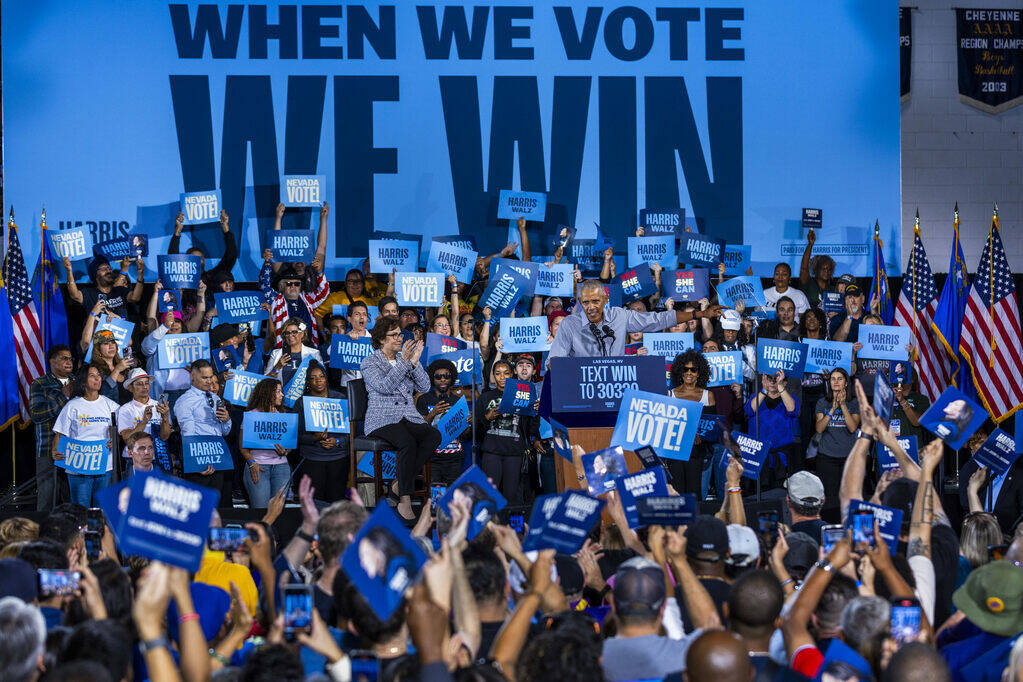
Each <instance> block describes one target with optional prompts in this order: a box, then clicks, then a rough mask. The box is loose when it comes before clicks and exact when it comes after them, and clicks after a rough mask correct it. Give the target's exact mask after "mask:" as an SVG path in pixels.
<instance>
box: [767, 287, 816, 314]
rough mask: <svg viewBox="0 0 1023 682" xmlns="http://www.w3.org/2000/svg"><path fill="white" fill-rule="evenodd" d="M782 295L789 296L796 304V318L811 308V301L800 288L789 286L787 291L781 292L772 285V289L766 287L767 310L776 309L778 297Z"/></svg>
mask: <svg viewBox="0 0 1023 682" xmlns="http://www.w3.org/2000/svg"><path fill="white" fill-rule="evenodd" d="M782 296H787V297H788V298H791V299H792V302H793V303H794V304H795V305H796V319H797V320H798V319H799V316H800V315H802V314H803V313H805V312H806V311H807V310H809V309H810V301H809V300H807V298H806V294H804V293H803V292H802V291H800V290H799V289H795V288H793V287H789V288H788V289H786V290H785V293H783V294H779V293H778V288H777V287H771V288H770V289H764V298H765V299H767V310H774V304H775V303H777V302H778V299H779V298H781V297H782Z"/></svg>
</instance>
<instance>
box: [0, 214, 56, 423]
mask: <svg viewBox="0 0 1023 682" xmlns="http://www.w3.org/2000/svg"><path fill="white" fill-rule="evenodd" d="M9 239H10V241H9V243H8V245H7V263H6V268H7V295H8V297H9V298H10V304H11V317H12V318H13V320H14V345H15V348H16V350H17V354H18V397H19V398H20V399H19V401H18V402H19V404H20V407H21V419H22V421H26V422H27V421H28V419H29V416H28V391H29V387H30V386H31V385H32V381H33V380H34V379H35V378H36V377H38V376H41V375H43V374H45V373H46V370H45V369H44V368H45V364H44V354H43V346H42V342H41V341H40V333H39V332H40V324H39V314H38V313H37V312H36V305H35V301H34V300H33V299H32V287H31V285H30V284H29V281H28V270H26V268H25V257H24V255H22V253H21V243H20V242H19V241H18V230H17V228H15V227H12V228H11V233H10V236H9Z"/></svg>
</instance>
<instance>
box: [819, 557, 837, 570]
mask: <svg viewBox="0 0 1023 682" xmlns="http://www.w3.org/2000/svg"><path fill="white" fill-rule="evenodd" d="M814 566H816V567H817V568H819V569H821V570H822V571H824V572H825V573H831V570H832V569H833V568H834V567H835V565H834V564H832V563H831V562H830V561H828V558H827V557H824V558H823V559H818V560H817V563H815V564H814Z"/></svg>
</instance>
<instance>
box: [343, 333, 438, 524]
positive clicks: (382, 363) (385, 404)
mask: <svg viewBox="0 0 1023 682" xmlns="http://www.w3.org/2000/svg"><path fill="white" fill-rule="evenodd" d="M372 343H373V348H374V349H376V351H375V352H374V353H372V354H371V355H367V356H366V357H365V358H363V360H362V364H361V366H360V369H361V371H362V376H363V379H364V380H365V381H366V392H367V394H368V396H369V402H368V404H367V407H366V422H365V426H364V428H365V431H366V433H367V434H368V435H369V436H370V437H373V438H380V439H381V440H385V441H387V442H388V443H390V444H391V445H392V446H394V450H395V455H396V456H395V472H396V475H397V480H396V481H395V484H394V485H393V486H392V487H391V493H392V495H397V496H398V498H399V500H398V507H397V510H398V514H399V515H400V516H401V517H402V518H403V519H405V520H406V521H412V520H414V518H415V517H414V516H413V514H412V497H411V495H412V490H413V485H414V481H415V478H416V474H417V473H419V470H420V469H422V468H423V465H424V464H426V462H428V461H429V460H430V457H431V456H432V455H433V453H434V452H435V451H436V450H437V446H439V445H440V432H439V431H437V430H436V429H435V428H433V427H432V426H430V425H429V424H427V423H426V421H425V420H424V419H423V416H422V415H421V414H419V412H418V411H417V410H416V405H415V400H414V399H413V398H414V394H415V393H426V392H427V391H429V390H430V377H429V376H428V375H427V374H426V370H425V369H423V366H422V365H420V364H419V357H420V356H421V355H422V354H423V343H422V342H421V341H406V342H405V343H404V344H402V341H401V327H400V326H399V324H398V321H397V320H395V319H393V318H390V317H382V318H380V319H379V320H377V323H376V325H375V326H374V327H373V332H372Z"/></svg>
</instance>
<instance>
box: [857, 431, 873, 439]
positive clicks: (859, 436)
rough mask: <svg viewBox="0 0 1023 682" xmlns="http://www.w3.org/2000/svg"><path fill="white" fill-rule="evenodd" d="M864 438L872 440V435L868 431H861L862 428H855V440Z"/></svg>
mask: <svg viewBox="0 0 1023 682" xmlns="http://www.w3.org/2000/svg"><path fill="white" fill-rule="evenodd" d="M860 438H865V439H867V440H874V436H873V435H871V434H869V433H863V429H856V440H859V439H860Z"/></svg>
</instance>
